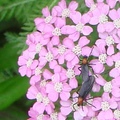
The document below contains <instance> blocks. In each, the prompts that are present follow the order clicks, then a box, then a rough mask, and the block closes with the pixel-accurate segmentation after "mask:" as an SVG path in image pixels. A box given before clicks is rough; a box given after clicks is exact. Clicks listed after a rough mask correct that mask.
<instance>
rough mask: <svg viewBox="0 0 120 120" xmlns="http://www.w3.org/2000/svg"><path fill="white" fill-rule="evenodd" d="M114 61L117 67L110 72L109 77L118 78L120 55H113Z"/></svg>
mask: <svg viewBox="0 0 120 120" xmlns="http://www.w3.org/2000/svg"><path fill="white" fill-rule="evenodd" d="M112 59H113V61H114V63H115V67H114V68H113V69H112V70H110V72H109V75H110V76H111V77H114V78H116V77H118V76H119V75H120V53H117V54H115V55H112Z"/></svg>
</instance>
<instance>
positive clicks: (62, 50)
mask: <svg viewBox="0 0 120 120" xmlns="http://www.w3.org/2000/svg"><path fill="white" fill-rule="evenodd" d="M65 51H66V48H65V46H64V45H61V46H59V48H58V53H59V54H61V55H62V54H64V53H65Z"/></svg>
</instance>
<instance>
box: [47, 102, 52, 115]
mask: <svg viewBox="0 0 120 120" xmlns="http://www.w3.org/2000/svg"><path fill="white" fill-rule="evenodd" d="M45 110H46V112H47V113H48V114H51V113H52V112H53V108H52V106H51V105H50V104H48V105H47V106H46V108H45Z"/></svg>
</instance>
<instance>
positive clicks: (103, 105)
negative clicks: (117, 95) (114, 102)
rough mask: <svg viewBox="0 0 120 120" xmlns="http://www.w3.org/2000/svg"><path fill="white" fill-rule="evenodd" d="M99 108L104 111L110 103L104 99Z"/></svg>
mask: <svg viewBox="0 0 120 120" xmlns="http://www.w3.org/2000/svg"><path fill="white" fill-rule="evenodd" d="M101 108H102V110H103V111H106V110H108V109H109V108H110V105H109V103H108V102H107V101H104V102H102V103H101Z"/></svg>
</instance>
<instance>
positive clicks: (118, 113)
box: [114, 109, 120, 120]
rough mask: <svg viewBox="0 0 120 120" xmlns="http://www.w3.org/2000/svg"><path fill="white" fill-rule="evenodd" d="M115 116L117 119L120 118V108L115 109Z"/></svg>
mask: <svg viewBox="0 0 120 120" xmlns="http://www.w3.org/2000/svg"><path fill="white" fill-rule="evenodd" d="M114 117H115V119H116V120H120V110H118V109H117V110H115V111H114Z"/></svg>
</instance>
